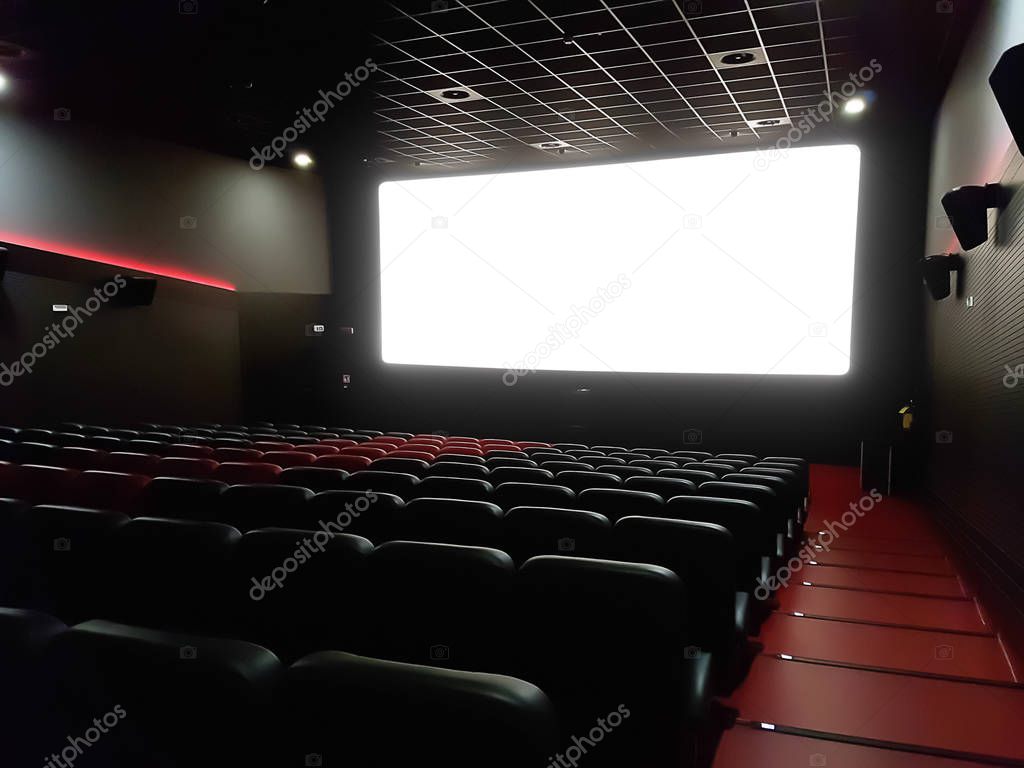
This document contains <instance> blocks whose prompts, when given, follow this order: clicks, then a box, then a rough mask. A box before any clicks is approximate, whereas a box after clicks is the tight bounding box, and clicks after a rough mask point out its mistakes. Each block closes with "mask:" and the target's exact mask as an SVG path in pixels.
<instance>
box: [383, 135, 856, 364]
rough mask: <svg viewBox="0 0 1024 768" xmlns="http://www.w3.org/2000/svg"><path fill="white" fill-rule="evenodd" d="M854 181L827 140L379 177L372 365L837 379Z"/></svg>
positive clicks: (850, 266) (844, 345) (849, 298)
mask: <svg viewBox="0 0 1024 768" xmlns="http://www.w3.org/2000/svg"><path fill="white" fill-rule="evenodd" d="M859 179H860V150H859V149H858V148H857V147H856V146H852V145H842V146H821V147H806V148H795V149H791V150H789V151H788V152H786V153H785V154H780V153H779V152H771V153H766V152H760V151H759V152H735V153H728V154H715V155H705V156H700V157H686V158H676V159H670V160H652V161H647V162H637V163H617V164H608V165H596V166H590V167H578V168H559V169H553V170H541V171H528V172H517V173H499V174H494V175H474V176H449V177H436V178H427V179H416V180H409V181H393V182H386V183H383V184H381V185H380V188H379V202H380V268H381V311H382V318H381V320H382V350H381V354H382V359H383V360H384V362H386V363H401V364H416V365H441V366H459V367H479V368H496V369H504V370H512V371H520V372H522V371H534V370H564V371H618V372H652V373H656V372H664V373H734V374H812V375H839V374H844V373H846V372H847V371H848V370H849V366H850V333H851V320H852V318H851V315H852V304H853V272H854V253H855V250H856V235H857V231H856V230H857V196H858V188H859Z"/></svg>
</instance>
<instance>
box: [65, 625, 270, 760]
mask: <svg viewBox="0 0 1024 768" xmlns="http://www.w3.org/2000/svg"><path fill="white" fill-rule="evenodd" d="M46 661H47V664H48V665H49V666H50V667H51V668H53V669H55V670H59V673H60V679H59V682H58V684H57V685H56V686H55V688H56V690H55V691H54V692H53V709H52V711H53V718H52V719H53V722H52V733H53V735H54V737H55V740H54V741H53V742H52V743H53V745H55V746H57V745H60V744H64V745H66V744H67V739H68V734H71V735H72V736H81V735H82V734H83V733H84V732H85V729H86V725H91V724H92V723H93V721H94V719H97V718H99V719H101V720H102V722H103V723H104V725H105V726H107V732H106V733H103V734H102V735H101V736H100V737H99V738H98V739H97V740H96V741H95V743H93V744H91V745H90V746H88V748H87V750H88V751H87V753H86V754H85V757H86V758H87V760H88V764H90V765H102V766H104V767H105V768H139V766H155V765H159V766H169V767H173V768H186V766H197V767H199V766H202V767H204V768H205V767H207V766H210V767H212V766H215V765H236V764H237V765H260V764H262V760H263V759H264V757H265V755H266V752H267V749H268V748H269V747H270V746H271V744H272V743H273V735H274V733H275V731H274V730H273V720H272V718H271V716H270V713H271V706H272V700H271V694H272V691H273V689H274V686H275V684H276V683H277V681H278V678H279V675H280V673H281V664H280V662H279V661H278V659H277V658H276V657H275V656H274V655H273V654H272V653H271V652H270V651H268V650H266V649H265V648H260V647H259V646H256V645H252V644H250V643H244V642H240V641H237V640H221V639H211V638H207V637H199V636H195V635H183V634H171V633H168V632H159V631H154V630H151V629H142V628H138V627H132V626H126V625H123V624H115V623H113V622H108V621H89V622H86V623H84V624H79V625H78V626H76V627H72V628H71V629H69V630H68V631H66V632H64V633H61V634H59V635H57V636H56V637H55V638H54V640H53V641H52V642H51V644H50V647H49V649H48V651H47V654H46ZM85 762H86V761H85V760H83V765H84V764H85Z"/></svg>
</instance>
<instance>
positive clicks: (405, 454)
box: [388, 449, 434, 461]
mask: <svg viewBox="0 0 1024 768" xmlns="http://www.w3.org/2000/svg"><path fill="white" fill-rule="evenodd" d="M388 458H389V459H419V460H420V461H433V460H434V454H432V453H427V452H426V451H412V450H404V449H399V450H397V451H392V452H391V453H389V454H388Z"/></svg>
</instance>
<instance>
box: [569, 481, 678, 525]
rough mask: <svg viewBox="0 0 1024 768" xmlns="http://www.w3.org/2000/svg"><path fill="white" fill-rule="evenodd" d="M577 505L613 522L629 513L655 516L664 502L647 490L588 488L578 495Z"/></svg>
mask: <svg viewBox="0 0 1024 768" xmlns="http://www.w3.org/2000/svg"><path fill="white" fill-rule="evenodd" d="M579 505H580V506H581V507H583V509H589V510H590V511H591V512H598V513H600V514H602V515H604V516H605V517H607V518H608V519H609V520H610V521H611V522H612V523H615V521H617V520H618V519H619V518H620V517H628V516H630V515H654V516H657V515H658V514H659V513H660V512H661V510H662V509H663V508H664V506H665V502H664V501H663V500H662V498H661V497H660V496H657V495H655V494H653V493H648V492H647V491H630V490H626V489H625V488H590V489H588V490H586V491H583V493H581V494H580V495H579Z"/></svg>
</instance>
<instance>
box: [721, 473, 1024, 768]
mask: <svg viewBox="0 0 1024 768" xmlns="http://www.w3.org/2000/svg"><path fill="white" fill-rule="evenodd" d="M811 493H812V501H811V508H810V511H809V520H808V523H807V532H808V534H809V535H810V536H812V537H813V536H814V535H815V533H816V532H818V531H824V530H826V529H828V528H829V523H834V522H836V521H840V520H841V519H842V515H843V513H844V512H845V511H846V510H848V509H849V505H850V504H851V503H857V502H858V501H859V500H860V499H862V497H864V496H865V493H864V492H863V491H862V490H861V489H860V487H859V484H858V473H857V470H856V469H854V468H848V467H831V466H814V467H812V471H811ZM813 557H814V564H813V565H807V566H805V567H804V568H802V569H801V570H799V571H798V572H797V573H795V574H794V576H793V578H792V581H791V582H790V584H789V586H788V587H786V588H783V589H781V590H780V591H779V593H778V598H779V608H778V610H777V611H776V612H775V613H774V614H773V615H772V616H771V617H770V618H769V619H768V621H767V622H766V623H765V625H764V627H763V628H762V631H761V637H760V638H759V640H760V642H761V643H762V644H763V645H764V649H763V651H762V653H761V655H760V656H759V657H758V658H757V660H756V661H755V662H754V664H753V666H752V668H751V670H750V674H749V675H748V676H747V679H746V680H745V681H744V682H743V684H742V685H741V686H740V687H739V689H737V691H736V692H735V693H734V694H733V696H732V697H731V698H730V699H729V700H728V701H727V702H726V703H727V704H728V705H729V706H731V707H734V708H735V709H736V710H737V711H738V713H739V720H738V722H737V724H736V726H735V727H734V728H732V729H730V730H729V731H727V732H726V733H725V734H724V735H723V737H722V741H721V744H720V745H719V749H718V752H717V753H716V756H715V762H714V766H715V768H741V767H742V768H749V766H758V767H759V768H775V767H776V766H779V767H780V768H781V767H782V766H787V767H788V766H811V767H812V768H813V767H814V766H826V767H828V768H835V767H836V766H839V768H847V767H848V766H850V767H852V766H857V768H860V767H861V766H863V767H864V768H874V767H875V766H879V767H880V768H904V767H905V768H930V767H932V766H935V767H936V768H958V767H959V768H965V767H967V766H972V765H983V764H984V765H1024V738H1022V736H1021V726H1022V725H1024V685H1021V684H1020V683H1019V682H1018V671H1017V670H1016V669H1015V668H1014V666H1013V664H1012V663H1011V660H1010V657H1009V656H1008V654H1007V653H1006V650H1005V647H1004V645H1003V643H1002V641H1001V638H999V637H998V636H997V635H996V634H995V633H994V631H993V629H992V626H991V624H990V622H989V620H988V618H987V617H986V616H985V613H984V610H983V608H982V606H980V605H979V604H978V603H977V601H976V600H975V599H974V597H973V596H972V593H971V591H970V589H969V585H965V584H964V582H963V580H962V579H961V577H960V575H959V574H957V573H956V570H955V568H954V565H953V563H952V561H951V560H950V559H949V558H948V557H947V556H946V552H945V546H944V544H943V542H942V539H941V538H940V537H939V535H938V533H937V531H936V529H935V528H934V526H933V524H932V522H931V521H930V520H929V519H928V515H927V511H926V510H925V509H924V508H923V507H921V506H919V505H918V504H915V503H914V502H911V501H908V500H905V499H897V498H886V499H883V500H882V501H881V502H879V503H878V504H876V505H874V507H873V508H872V509H871V510H870V511H868V512H866V513H865V514H864V515H863V517H860V518H858V519H857V520H856V522H855V523H854V524H853V525H851V526H850V527H849V530H848V531H842V530H839V532H838V535H837V538H836V539H835V541H834V542H832V543H831V544H829V546H828V547H827V548H820V549H814V550H813Z"/></svg>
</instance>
